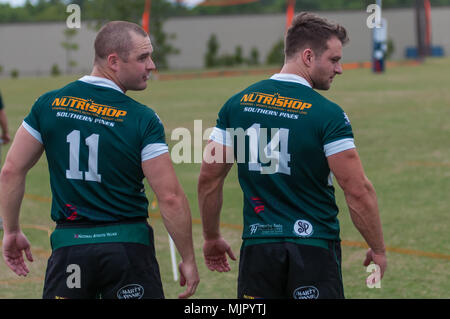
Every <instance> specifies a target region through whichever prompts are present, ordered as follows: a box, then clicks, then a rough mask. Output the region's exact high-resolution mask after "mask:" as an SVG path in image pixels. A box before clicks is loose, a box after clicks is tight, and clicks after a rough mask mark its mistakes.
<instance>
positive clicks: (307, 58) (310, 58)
mask: <svg viewBox="0 0 450 319" xmlns="http://www.w3.org/2000/svg"><path fill="white" fill-rule="evenodd" d="M314 58H315V55H314V52H313V50H311V49H305V50H303V51H302V53H301V59H302V61H303V63H304V64H305V65H306V66H307V67H311V65H312V63H313V62H314Z"/></svg>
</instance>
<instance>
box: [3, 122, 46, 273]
mask: <svg viewBox="0 0 450 319" xmlns="http://www.w3.org/2000/svg"><path fill="white" fill-rule="evenodd" d="M43 151H44V148H43V146H42V144H41V143H40V142H38V141H37V140H36V139H35V138H34V137H33V136H31V135H30V134H29V133H28V132H27V131H26V130H25V129H24V128H23V126H20V127H19V129H18V131H17V133H16V136H15V138H14V142H13V144H12V145H11V148H10V150H9V152H8V155H7V156H6V161H5V164H4V165H3V168H2V171H1V174H0V209H1V214H2V216H3V228H4V235H3V258H4V260H5V262H6V264H7V265H8V267H10V268H11V269H12V270H13V271H14V272H15V273H16V274H18V275H23V276H25V275H26V274H27V273H28V269H27V267H26V265H25V262H24V260H23V257H22V252H23V251H25V254H26V256H27V258H28V260H29V261H32V256H31V250H30V244H29V243H28V240H27V239H26V237H25V235H24V234H23V233H22V231H21V230H20V225H19V214H20V206H21V203H22V199H23V195H24V192H25V177H26V175H27V173H28V171H29V170H30V168H31V167H33V166H34V164H36V162H37V161H38V160H39V158H40V157H41V155H42V152H43Z"/></svg>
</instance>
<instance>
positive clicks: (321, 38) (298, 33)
mask: <svg viewBox="0 0 450 319" xmlns="http://www.w3.org/2000/svg"><path fill="white" fill-rule="evenodd" d="M332 37H337V38H338V39H339V40H340V41H341V43H342V45H344V44H346V43H347V42H348V41H349V39H348V37H347V30H345V28H344V27H343V26H341V25H339V24H336V23H331V22H329V21H328V20H326V19H325V18H322V17H320V16H318V15H316V14H313V13H309V12H302V13H299V14H297V15H296V16H295V17H294V19H292V25H291V26H290V28H289V29H288V31H287V34H286V38H285V48H284V53H285V56H286V59H289V58H291V57H292V56H293V55H294V54H296V53H297V52H298V51H299V50H301V49H304V48H306V47H307V46H308V47H310V48H311V49H312V50H313V51H314V53H315V54H317V55H319V56H320V55H321V54H322V53H323V52H324V51H325V50H326V49H327V42H328V40H329V39H330V38H332Z"/></svg>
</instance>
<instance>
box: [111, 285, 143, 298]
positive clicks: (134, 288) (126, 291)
mask: <svg viewBox="0 0 450 319" xmlns="http://www.w3.org/2000/svg"><path fill="white" fill-rule="evenodd" d="M143 295H144V287H142V286H141V285H138V284H130V285H126V286H125V287H122V288H120V289H119V290H118V291H117V298H118V299H141V298H142V296H143Z"/></svg>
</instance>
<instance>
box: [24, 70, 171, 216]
mask: <svg viewBox="0 0 450 319" xmlns="http://www.w3.org/2000/svg"><path fill="white" fill-rule="evenodd" d="M22 125H23V127H24V128H25V129H26V130H27V131H28V132H29V133H30V134H31V135H33V136H34V137H35V138H36V139H37V140H38V141H40V142H41V143H42V144H43V146H44V148H45V153H46V156H47V161H48V168H49V173H50V185H51V190H52V196H53V198H52V210H51V217H52V219H53V220H55V221H61V220H79V219H87V220H90V221H120V220H124V219H128V218H135V217H147V216H148V210H147V208H148V200H147V198H146V196H145V192H144V184H143V179H144V177H145V176H144V173H143V171H142V166H141V165H142V162H143V161H145V160H148V159H151V158H154V157H156V156H159V155H161V154H163V153H166V152H168V147H167V144H166V142H165V133H164V127H163V125H162V123H161V121H160V119H159V117H158V116H157V114H156V113H155V112H154V111H153V110H151V109H150V108H148V107H146V106H145V105H142V104H140V103H138V102H136V101H135V100H133V99H132V98H130V97H128V96H127V95H125V94H124V93H123V92H122V91H121V90H120V88H119V87H118V86H117V85H116V84H115V83H114V82H112V81H110V80H107V79H104V78H100V77H94V76H84V77H82V78H81V79H79V80H78V81H75V82H72V83H70V84H68V85H67V86H65V87H63V88H61V89H58V90H54V91H51V92H48V93H46V94H44V95H42V96H41V97H39V98H38V99H37V100H36V102H35V103H34V105H33V107H32V109H31V112H30V113H29V115H28V116H27V117H26V118H25V119H24V121H23V123H22Z"/></svg>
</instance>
